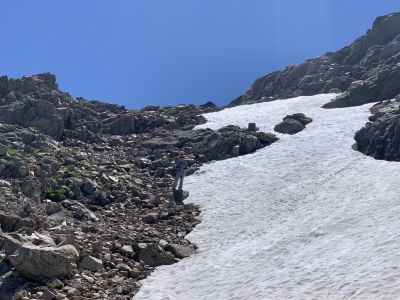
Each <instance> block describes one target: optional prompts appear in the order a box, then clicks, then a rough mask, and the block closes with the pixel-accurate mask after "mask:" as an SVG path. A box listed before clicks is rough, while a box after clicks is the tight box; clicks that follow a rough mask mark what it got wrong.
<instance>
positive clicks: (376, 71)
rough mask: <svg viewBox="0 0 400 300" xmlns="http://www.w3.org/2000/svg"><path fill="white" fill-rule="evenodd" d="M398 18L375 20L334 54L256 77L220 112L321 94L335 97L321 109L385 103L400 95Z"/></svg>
mask: <svg viewBox="0 0 400 300" xmlns="http://www.w3.org/2000/svg"><path fill="white" fill-rule="evenodd" d="M399 52H400V13H392V14H389V15H386V16H382V17H378V18H377V19H376V20H375V21H374V23H373V26H372V28H371V29H369V30H368V31H367V32H366V34H365V35H363V36H361V37H359V38H358V39H356V40H355V41H354V42H353V43H352V44H351V45H349V46H346V47H344V48H342V49H340V50H338V51H336V52H327V53H326V54H324V55H322V56H320V57H317V58H314V59H309V60H306V61H305V62H304V63H302V64H296V65H292V66H288V67H286V68H285V69H283V70H282V71H275V72H272V73H270V74H267V75H266V76H263V77H260V78H258V79H257V80H256V81H255V82H254V83H253V85H252V87H251V89H250V90H249V91H247V92H246V93H245V94H244V95H242V96H240V97H238V98H236V99H234V100H233V101H231V102H230V103H229V104H228V105H227V106H226V107H232V106H237V105H242V104H251V103H259V102H265V101H273V100H275V99H285V98H292V97H297V96H309V95H315V94H321V93H329V92H336V93H341V95H339V96H338V97H337V98H336V99H334V100H333V101H332V102H331V103H328V104H326V105H325V108H334V107H346V106H354V105H360V104H365V103H368V102H373V101H378V100H387V99H390V98H393V97H395V96H396V95H398V94H400V87H399V85H398V84H397V83H398V82H399V81H400V69H399V66H398V65H397V64H398V63H399V62H400V55H399Z"/></svg>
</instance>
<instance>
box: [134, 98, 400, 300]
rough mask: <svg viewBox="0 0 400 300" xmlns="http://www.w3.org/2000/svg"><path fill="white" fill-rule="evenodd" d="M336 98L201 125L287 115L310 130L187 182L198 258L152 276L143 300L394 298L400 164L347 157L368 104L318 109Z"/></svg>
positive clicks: (264, 123)
mask: <svg viewBox="0 0 400 300" xmlns="http://www.w3.org/2000/svg"><path fill="white" fill-rule="evenodd" d="M332 97H333V95H332V94H331V95H318V96H313V97H299V98H294V99H288V100H282V101H273V102H268V103H260V104H254V105H248V106H239V107H235V108H230V109H226V110H223V111H221V112H217V113H210V114H207V115H206V117H207V118H208V120H209V122H208V123H207V124H205V125H203V126H202V127H210V128H214V129H217V128H220V127H222V126H224V125H228V124H235V125H240V126H247V123H248V122H256V123H257V126H259V127H260V129H261V130H263V131H269V132H272V129H273V127H274V126H275V125H276V124H277V123H279V122H280V121H281V120H282V118H283V117H284V116H286V115H287V114H291V113H296V112H302V113H305V114H306V115H307V116H309V117H312V118H313V120H314V122H313V123H311V124H309V125H307V128H306V129H305V130H304V131H302V132H300V133H298V134H296V135H293V136H287V135H279V137H280V138H281V139H280V140H279V141H278V142H276V143H274V144H273V145H271V146H270V147H267V148H264V149H262V150H259V151H257V152H256V153H254V154H251V155H247V156H242V157H238V158H234V159H229V160H225V161H219V162H216V163H212V164H208V165H205V166H203V167H202V168H201V171H200V172H198V174H197V175H193V176H190V177H188V178H187V181H186V183H185V184H186V186H185V188H186V189H188V190H189V191H190V197H189V199H188V200H189V201H190V202H194V203H196V204H199V205H201V210H202V223H201V224H200V225H198V226H197V227H196V229H195V230H194V231H193V232H192V233H190V234H189V235H188V238H189V239H190V240H191V241H192V242H193V243H196V244H197V245H198V246H199V249H200V251H199V253H198V254H196V255H194V256H192V257H190V258H187V259H184V260H182V261H180V262H179V263H177V264H174V265H171V266H162V267H159V268H158V269H157V270H156V271H155V272H154V273H153V274H152V275H151V276H150V277H148V278H147V279H145V280H144V281H143V282H142V283H143V286H142V288H141V290H140V291H139V293H138V294H137V295H136V296H135V297H134V299H136V300H141V299H151V300H158V299H160V300H161V299H171V300H179V299H184V300H194V299H199V300H200V299H201V300H206V299H210V300H211V299H212V300H215V299H218V300H220V299H227V300H228V299H229V300H234V299H252V300H253V299H399V298H400V268H399V267H400V259H399V256H400V197H399V194H400V176H399V166H400V165H399V164H397V163H390V162H386V161H377V160H374V159H372V158H371V157H367V156H364V155H363V154H361V153H359V152H357V151H354V150H352V149H351V145H352V144H354V138H353V137H354V133H355V132H356V131H357V130H358V129H360V128H361V127H362V126H363V125H364V124H365V122H366V121H367V117H368V116H369V110H368V108H369V106H370V105H364V106H360V107H350V108H343V109H322V108H320V107H321V106H322V105H323V104H324V103H326V102H328V101H329V100H330V99H331V98H332Z"/></svg>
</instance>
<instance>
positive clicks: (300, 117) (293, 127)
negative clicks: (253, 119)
mask: <svg viewBox="0 0 400 300" xmlns="http://www.w3.org/2000/svg"><path fill="white" fill-rule="evenodd" d="M311 122H312V119H311V118H309V117H306V116H305V115H304V114H301V113H298V114H293V115H289V116H286V117H284V118H283V121H282V122H281V123H279V124H278V125H276V126H275V128H274V130H275V131H276V132H280V133H287V134H295V133H298V132H300V131H302V130H303V129H304V128H306V125H307V124H309V123H311Z"/></svg>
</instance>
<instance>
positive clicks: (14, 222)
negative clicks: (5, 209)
mask: <svg viewBox="0 0 400 300" xmlns="http://www.w3.org/2000/svg"><path fill="white" fill-rule="evenodd" d="M0 224H1V229H2V230H3V231H4V232H12V231H16V230H18V229H21V228H24V227H26V228H33V229H34V227H35V224H34V222H33V220H32V219H29V218H21V217H18V216H15V215H8V214H5V213H0Z"/></svg>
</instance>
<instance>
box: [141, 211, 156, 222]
mask: <svg viewBox="0 0 400 300" xmlns="http://www.w3.org/2000/svg"><path fill="white" fill-rule="evenodd" d="M157 221H158V213H149V214H147V215H145V216H144V217H143V222H145V223H146V224H155V223H157Z"/></svg>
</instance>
